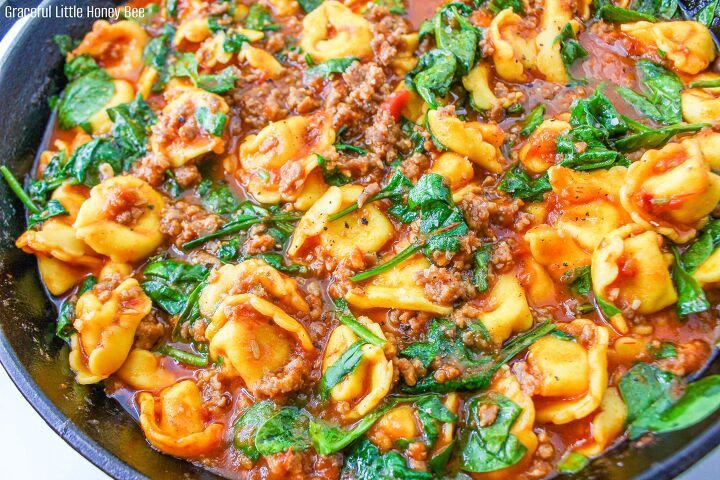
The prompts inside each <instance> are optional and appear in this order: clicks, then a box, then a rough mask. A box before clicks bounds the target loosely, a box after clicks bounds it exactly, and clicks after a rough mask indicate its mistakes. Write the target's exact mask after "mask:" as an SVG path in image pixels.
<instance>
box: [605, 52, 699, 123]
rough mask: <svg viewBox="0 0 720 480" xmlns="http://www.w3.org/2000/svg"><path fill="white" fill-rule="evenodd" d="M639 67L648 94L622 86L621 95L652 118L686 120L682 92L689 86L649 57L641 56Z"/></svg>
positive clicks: (672, 120) (641, 112) (673, 121)
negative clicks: (645, 58) (647, 58)
mask: <svg viewBox="0 0 720 480" xmlns="http://www.w3.org/2000/svg"><path fill="white" fill-rule="evenodd" d="M636 67H637V70H638V79H639V81H640V84H641V85H642V86H643V90H644V95H642V96H641V95H640V94H637V93H636V92H634V91H632V90H630V89H627V88H623V87H620V88H618V93H619V94H620V96H621V97H623V99H624V100H625V101H627V102H628V103H629V104H630V105H631V106H632V107H633V108H635V110H637V111H638V112H639V113H640V114H642V115H645V116H647V117H648V118H650V119H651V120H654V121H656V122H661V123H665V124H667V125H672V124H676V123H680V122H682V105H681V102H680V92H681V91H682V90H683V89H684V88H685V87H684V85H683V83H682V81H681V80H680V78H678V76H677V75H676V74H675V73H673V72H672V71H670V70H668V69H667V68H665V67H663V66H662V65H658V64H657V63H654V62H651V61H649V60H638V62H637V64H636Z"/></svg>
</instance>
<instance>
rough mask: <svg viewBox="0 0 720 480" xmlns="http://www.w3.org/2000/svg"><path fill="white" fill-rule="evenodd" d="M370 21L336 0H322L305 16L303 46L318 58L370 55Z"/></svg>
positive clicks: (301, 42)
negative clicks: (322, 0)
mask: <svg viewBox="0 0 720 480" xmlns="http://www.w3.org/2000/svg"><path fill="white" fill-rule="evenodd" d="M372 37H373V35H372V30H371V29H370V23H369V22H368V21H367V20H366V19H365V18H363V17H362V16H361V15H358V14H356V13H353V11H352V10H350V9H349V8H348V7H346V6H345V5H343V4H342V3H340V2H337V1H335V0H330V1H326V2H323V3H322V4H320V6H319V7H317V8H316V9H315V10H313V11H312V12H311V13H309V14H308V15H306V16H305V18H304V19H303V31H302V34H301V38H300V47H302V49H303V51H305V52H307V53H308V54H310V55H311V56H312V58H313V59H314V60H315V61H317V62H324V61H326V60H330V59H333V58H344V57H359V58H363V57H367V56H369V55H370V54H371V53H372V48H371V46H370V42H371V41H372Z"/></svg>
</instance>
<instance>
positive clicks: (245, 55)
mask: <svg viewBox="0 0 720 480" xmlns="http://www.w3.org/2000/svg"><path fill="white" fill-rule="evenodd" d="M238 58H240V59H242V60H245V61H246V62H247V63H248V65H250V67H252V68H253V69H255V70H257V71H259V72H262V74H263V77H264V78H270V79H274V78H278V77H279V76H280V75H282V73H283V72H284V71H285V69H284V68H283V66H282V65H281V64H280V62H278V61H277V59H276V58H275V57H274V56H273V55H272V54H271V53H269V52H267V51H266V50H263V49H262V48H257V47H253V46H251V45H249V44H247V43H244V44H243V46H242V49H241V50H240V54H239V55H238Z"/></svg>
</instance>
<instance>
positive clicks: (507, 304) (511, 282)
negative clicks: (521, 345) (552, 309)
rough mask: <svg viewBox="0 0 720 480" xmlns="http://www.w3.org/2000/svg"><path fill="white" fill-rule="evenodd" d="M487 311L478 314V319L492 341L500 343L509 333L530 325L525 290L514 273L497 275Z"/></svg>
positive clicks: (517, 331)
mask: <svg viewBox="0 0 720 480" xmlns="http://www.w3.org/2000/svg"><path fill="white" fill-rule="evenodd" d="M488 304H489V307H490V310H489V311H486V312H483V313H481V314H480V315H479V320H480V321H481V322H482V323H483V325H485V328H486V329H487V330H488V332H489V333H490V338H491V339H492V341H493V342H494V343H495V344H497V345H500V344H502V342H504V341H505V340H507V339H508V338H510V336H511V335H513V334H515V333H519V332H523V331H525V330H527V329H528V328H530V327H532V324H533V317H532V313H531V312H530V307H529V306H528V303H527V298H526V296H525V290H524V289H523V287H522V285H520V282H519V281H518V279H517V278H515V275H513V274H505V275H501V276H500V277H498V279H497V282H496V283H495V285H494V286H493V288H492V290H491V291H490V295H489V297H488Z"/></svg>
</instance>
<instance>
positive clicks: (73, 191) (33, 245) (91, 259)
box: [15, 185, 102, 294]
mask: <svg viewBox="0 0 720 480" xmlns="http://www.w3.org/2000/svg"><path fill="white" fill-rule="evenodd" d="M86 198H87V189H86V188H85V187H81V186H80V187H73V186H70V185H61V186H60V187H58V188H57V189H56V190H55V191H54V192H53V194H52V199H54V200H58V201H59V202H60V203H61V204H62V205H63V207H65V210H67V211H68V214H69V215H58V216H56V217H52V218H50V219H49V220H46V221H45V222H43V223H42V226H41V227H40V229H38V230H34V229H31V230H28V231H26V232H25V233H23V234H22V235H20V237H19V238H18V239H17V241H16V242H15V245H16V246H17V247H18V248H21V249H22V250H23V251H24V252H27V253H34V254H36V255H42V256H45V257H52V258H54V259H55V260H58V261H60V262H63V263H65V264H68V265H70V266H72V265H79V266H85V267H90V268H98V267H100V266H101V265H102V259H101V257H100V256H99V255H98V254H97V253H96V252H95V251H93V249H91V248H90V247H89V246H88V244H87V243H85V242H84V241H83V240H82V239H81V238H79V237H77V236H76V232H75V229H74V228H73V225H72V224H73V222H74V221H75V219H76V217H77V214H78V211H79V210H80V205H82V204H83V202H85V199H86ZM41 265H42V261H41ZM46 266H47V267H48V268H52V266H50V265H46ZM55 266H56V267H57V266H58V265H57V264H56V265H55ZM63 283H64V282H63ZM60 289H61V288H60V287H58V289H57V290H60ZM59 293H62V292H58V294H59Z"/></svg>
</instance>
